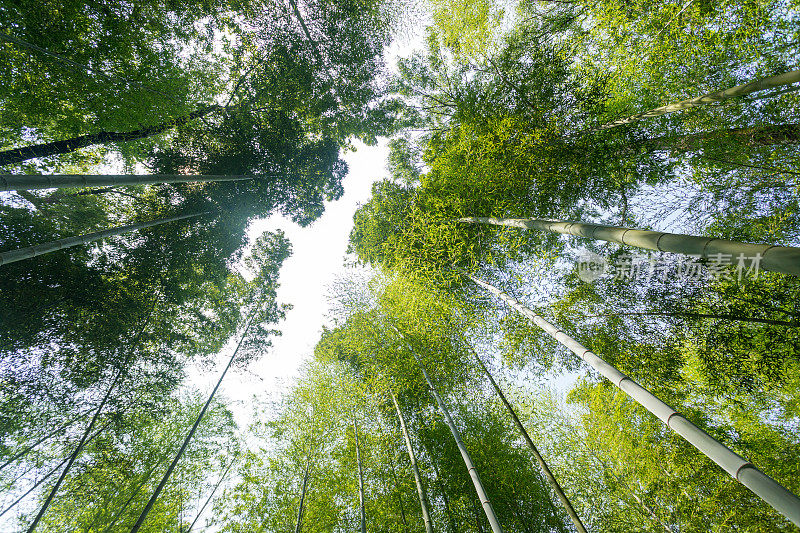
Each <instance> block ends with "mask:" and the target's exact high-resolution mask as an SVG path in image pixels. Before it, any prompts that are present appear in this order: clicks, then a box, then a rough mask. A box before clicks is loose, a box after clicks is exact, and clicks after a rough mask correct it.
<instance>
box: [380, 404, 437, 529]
mask: <svg viewBox="0 0 800 533" xmlns="http://www.w3.org/2000/svg"><path fill="white" fill-rule="evenodd" d="M389 396H391V397H392V402H393V403H394V408H395V410H397V419H398V420H399V421H400V429H401V430H402V431H403V437H404V439H405V441H406V451H408V460H409V462H410V463H411V470H412V471H413V472H414V483H415V484H416V485H417V496H419V506H420V507H421V508H422V521H423V522H424V523H425V533H433V522H432V521H431V513H430V511H429V507H430V506H429V504H428V494H427V493H426V492H425V485H423V484H422V475H421V474H420V472H419V465H418V464H417V456H416V455H415V454H414V447H413V446H412V445H411V437H410V436H409V434H408V427H406V418H405V416H403V411H402V410H401V409H400V404H399V403H398V402H397V397H396V396H395V395H394V393H393V392H391V391H389Z"/></svg>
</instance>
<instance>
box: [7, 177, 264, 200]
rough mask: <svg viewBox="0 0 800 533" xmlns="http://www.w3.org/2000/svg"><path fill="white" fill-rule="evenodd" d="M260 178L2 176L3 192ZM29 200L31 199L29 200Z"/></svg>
mask: <svg viewBox="0 0 800 533" xmlns="http://www.w3.org/2000/svg"><path fill="white" fill-rule="evenodd" d="M259 177H262V176H253V175H226V174H195V175H187V174H44V175H30V174H0V191H31V190H37V189H65V188H67V187H107V186H120V185H152V184H156V183H199V182H208V181H244V180H252V179H256V178H259ZM25 199H26V200H27V198H25ZM38 200H44V198H39V199H38Z"/></svg>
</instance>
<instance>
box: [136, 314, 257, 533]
mask: <svg viewBox="0 0 800 533" xmlns="http://www.w3.org/2000/svg"><path fill="white" fill-rule="evenodd" d="M256 309H258V304H255V305H254V306H253V309H251V310H250V316H248V317H247V322H246V325H245V328H244V332H242V337H241V338H240V339H239V342H238V344H236V349H235V350H233V355H231V357H230V359H228V364H227V365H226V366H225V369H224V370H223V371H222V374H221V375H220V376H219V379H218V380H217V384H216V385H214V389H213V390H212V391H211V394H210V395H209V396H208V400H206V403H205V405H203V408H202V409H201V410H200V414H198V415H197V418H196V419H195V421H194V424H192V428H191V429H190V430H189V433H188V434H187V435H186V438H184V439H183V444H181V447H180V449H179V450H178V453H176V454H175V458H174V459H173V460H172V463H170V465H169V467H168V468H167V471H166V472H165V473H164V477H162V478H161V482H159V484H158V486H157V487H156V490H155V492H153V495H152V496H150V499H149V500H148V501H147V505H145V507H144V509H143V510H142V514H141V515H139V518H138V519H137V520H136V523H135V524H134V525H133V527H132V528H131V531H130V533H136V532H137V531H139V529H140V528H141V527H142V524H144V521H145V519H146V518H147V515H148V513H149V512H150V510H151V509H152V508H153V505H154V504H155V503H156V500H157V499H158V497H159V495H160V494H161V491H162V490H164V486H165V485H166V484H167V481H168V480H169V478H170V476H171V475H172V471H173V470H175V466H176V465H177V464H178V461H180V459H181V457H182V456H183V452H185V451H186V448H187V447H188V446H189V442H191V440H192V437H194V434H195V432H196V431H197V427H198V426H199V425H200V422H202V421H203V417H204V416H205V414H206V411H207V410H208V407H209V406H210V405H211V402H212V401H213V400H214V396H215V395H216V394H217V390H219V387H220V385H222V380H223V379H225V374H227V373H228V370H229V369H230V367H231V365H232V364H233V361H234V360H235V359H236V355H237V354H238V353H239V348H241V347H242V344H243V343H244V340H245V339H246V338H247V333H248V331H249V330H250V326H251V325H252V323H253V318H254V316H255V312H256Z"/></svg>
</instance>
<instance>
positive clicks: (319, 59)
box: [289, 0, 325, 68]
mask: <svg viewBox="0 0 800 533" xmlns="http://www.w3.org/2000/svg"><path fill="white" fill-rule="evenodd" d="M289 3H290V4H291V5H292V11H293V12H294V16H295V17H296V18H297V21H298V22H299V23H300V27H301V28H303V33H304V34H305V35H306V39H307V40H308V44H310V45H311V50H312V52H313V53H314V57H315V58H316V60H317V62H319V64H320V67H323V68H324V67H325V65H324V63H323V60H322V54H320V53H319V49H318V48H317V43H316V42H315V41H314V39H312V38H311V32H310V31H308V26H306V21H305V20H303V16H302V15H301V14H300V10H299V9H298V8H297V1H296V0H289Z"/></svg>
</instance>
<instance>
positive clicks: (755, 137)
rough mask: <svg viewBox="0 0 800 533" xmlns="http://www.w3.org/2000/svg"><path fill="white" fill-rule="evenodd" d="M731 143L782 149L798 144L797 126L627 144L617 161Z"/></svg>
mask: <svg viewBox="0 0 800 533" xmlns="http://www.w3.org/2000/svg"><path fill="white" fill-rule="evenodd" d="M728 139H730V140H734V141H736V142H738V143H740V144H743V145H745V146H782V145H786V144H798V143H800V124H796V123H795V124H768V125H766V126H752V127H747V128H727V129H721V130H711V131H704V132H701V133H692V134H688V135H664V136H662V137H655V138H653V139H645V140H642V141H639V142H637V143H633V144H630V145H628V146H626V147H624V148H622V149H621V150H620V151H618V152H617V155H618V156H620V157H629V156H632V155H636V154H638V153H641V152H666V151H669V152H699V151H700V150H702V149H703V148H704V147H706V146H708V145H709V143H712V142H715V141H720V140H728Z"/></svg>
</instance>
